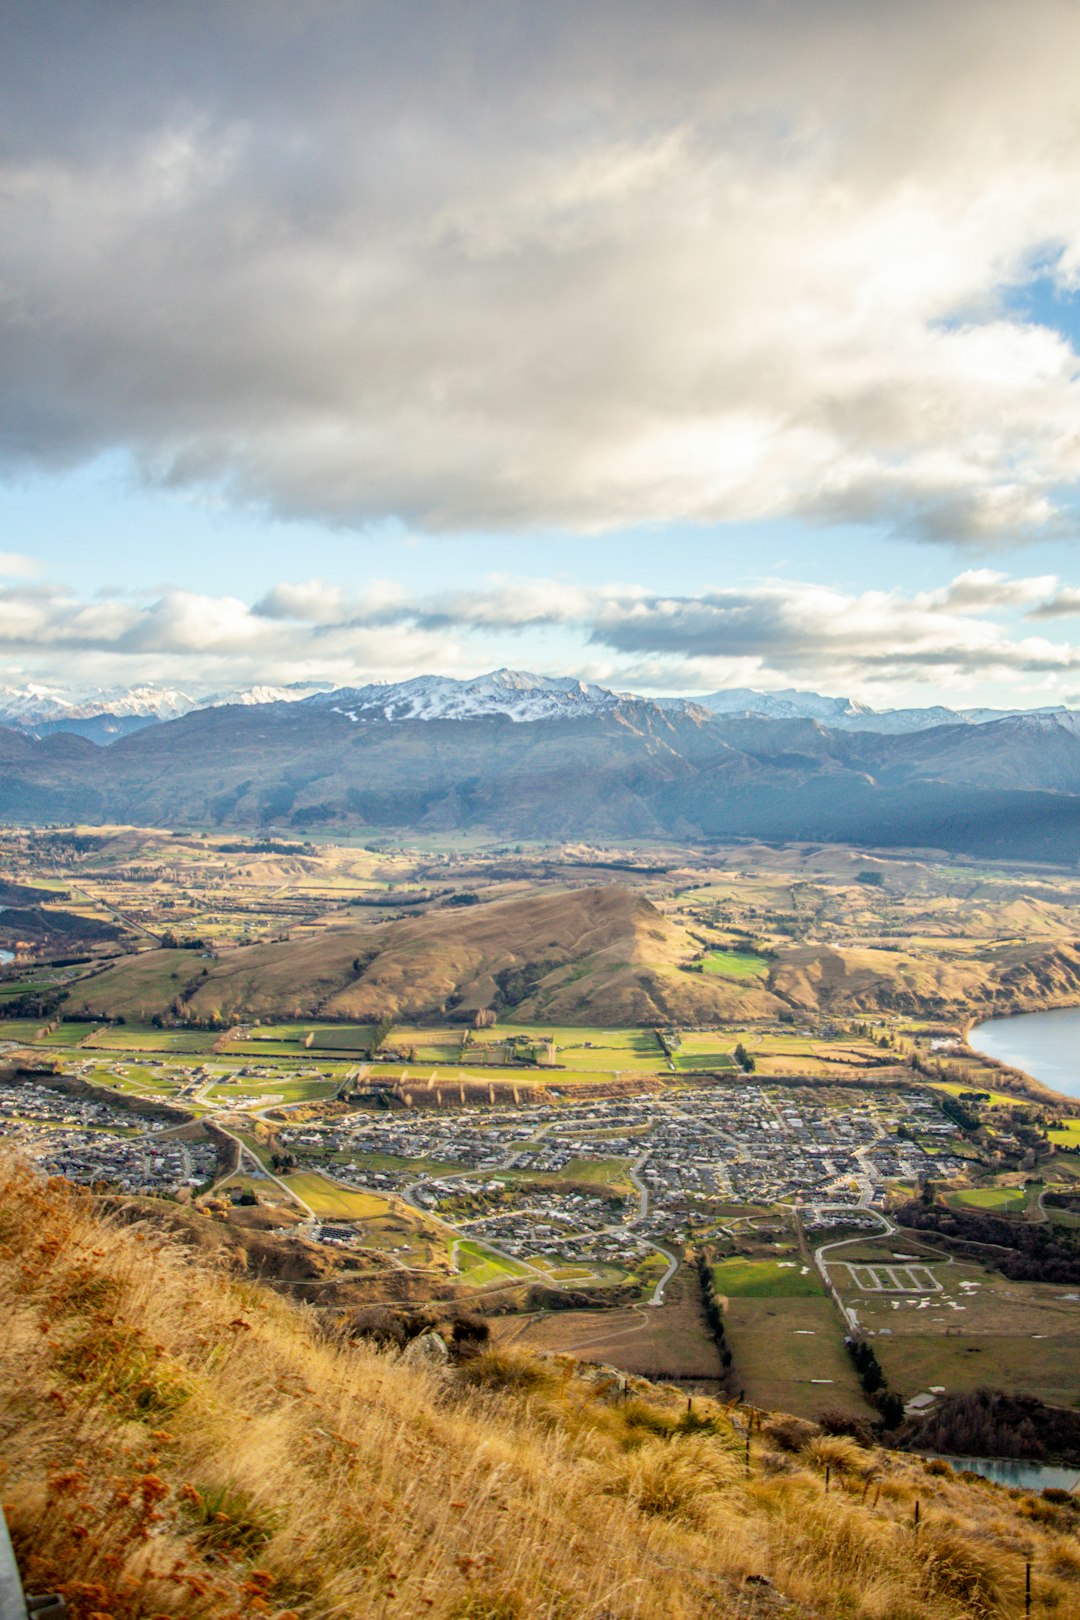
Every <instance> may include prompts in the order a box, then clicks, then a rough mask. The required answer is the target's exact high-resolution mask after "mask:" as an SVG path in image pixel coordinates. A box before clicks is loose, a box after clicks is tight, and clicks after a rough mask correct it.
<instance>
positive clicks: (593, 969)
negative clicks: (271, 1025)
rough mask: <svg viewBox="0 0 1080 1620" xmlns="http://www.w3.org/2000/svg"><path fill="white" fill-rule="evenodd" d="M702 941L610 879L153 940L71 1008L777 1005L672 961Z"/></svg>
mask: <svg viewBox="0 0 1080 1620" xmlns="http://www.w3.org/2000/svg"><path fill="white" fill-rule="evenodd" d="M696 949H697V947H696V946H695V944H694V942H693V941H692V940H691V939H690V938H689V936H687V935H686V934H685V933H684V932H683V930H682V929H680V928H678V927H676V926H675V925H674V924H673V923H671V922H670V921H669V920H668V919H667V918H665V917H664V916H663V915H662V914H661V913H660V912H659V911H657V909H656V908H655V906H653V905H652V904H651V902H650V901H648V900H646V899H643V898H642V897H641V896H640V895H636V894H634V893H633V892H632V891H631V890H630V889H628V888H624V887H622V886H621V885H618V884H612V885H607V886H604V887H599V888H585V889H576V890H571V891H569V892H556V893H552V894H543V895H537V896H527V897H526V898H523V899H511V900H497V901H492V902H491V903H489V904H487V905H480V906H476V907H473V908H469V909H467V910H465V911H460V910H457V909H454V910H446V911H435V912H430V913H428V914H427V915H426V916H424V917H418V918H415V919H409V920H407V921H404V922H395V923H390V924H385V925H382V926H378V925H354V924H348V925H342V926H340V927H334V926H332V927H328V928H324V929H320V930H319V931H318V932H317V933H314V934H312V935H310V936H307V937H301V938H297V939H295V940H289V941H284V942H280V943H274V944H267V945H253V946H248V947H245V948H244V949H241V950H234V951H230V952H227V953H225V954H223V955H222V956H221V957H220V958H219V959H218V960H216V961H213V962H208V961H206V960H205V959H204V958H202V957H199V956H197V955H195V954H194V953H193V952H191V951H166V950H161V951H148V952H145V953H143V954H141V955H139V956H136V957H127V958H124V959H121V960H120V961H118V962H117V963H116V964H115V966H113V967H110V968H109V969H107V970H106V971H105V972H103V973H99V974H96V975H94V976H92V977H90V978H87V979H85V980H82V981H81V982H80V983H78V984H76V985H75V986H74V987H73V988H72V992H71V995H70V998H69V1000H68V1002H67V1004H66V1005H65V1009H64V1011H65V1013H66V1014H67V1015H68V1016H72V1015H74V1016H76V1017H78V1016H87V1015H97V1016H101V1017H107V1018H118V1017H123V1018H127V1019H130V1020H138V1021H146V1020H148V1019H149V1018H151V1017H153V1016H154V1015H155V1014H162V1013H168V1012H170V1011H172V1012H173V1013H174V1014H176V1015H177V1016H180V1017H183V1018H192V1019H198V1020H218V1019H221V1020H223V1021H224V1022H226V1023H233V1022H237V1021H239V1020H245V1019H250V1018H267V1017H290V1018H307V1017H320V1018H338V1019H355V1020H357V1021H358V1022H361V1023H363V1022H368V1021H370V1020H371V1019H373V1018H378V1017H390V1018H393V1019H395V1020H398V1021H400V1020H405V1019H425V1018H426V1019H433V1018H440V1017H447V1016H449V1017H451V1018H454V1019H460V1020H462V1021H464V1022H471V1020H472V1018H473V1016H474V1015H475V1014H476V1012H478V1011H479V1010H480V1009H481V1008H485V1007H493V1008H495V1009H496V1010H497V1011H498V1012H499V1013H500V1015H502V1016H512V1017H517V1018H520V1019H522V1020H523V1021H527V1020H542V1021H544V1022H548V1023H559V1022H565V1023H586V1024H592V1023H595V1024H605V1023H615V1024H653V1023H657V1022H666V1021H669V1020H682V1021H685V1022H693V1023H698V1022H709V1021H710V1020H712V1019H714V1018H721V1017H727V1016H731V1015H732V1014H736V1015H742V1016H747V1017H763V1016H769V1015H770V1014H772V1015H775V1013H776V1012H777V1011H778V1010H779V1008H780V1006H781V1003H780V1002H778V1001H777V1000H776V998H775V997H774V996H772V995H771V994H770V993H769V992H768V991H767V990H765V989H764V988H763V987H760V986H758V985H756V984H737V983H732V982H730V981H728V980H725V979H720V978H715V977H711V976H709V977H707V976H705V975H701V974H689V973H684V972H681V971H680V963H684V962H687V961H688V960H689V959H690V957H691V956H692V955H693V954H694V953H695V951H696Z"/></svg>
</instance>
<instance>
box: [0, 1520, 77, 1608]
mask: <svg viewBox="0 0 1080 1620" xmlns="http://www.w3.org/2000/svg"><path fill="white" fill-rule="evenodd" d="M31 1614H32V1615H33V1616H34V1617H35V1620H37V1617H38V1616H39V1615H40V1616H41V1617H42V1620H46V1617H47V1620H63V1617H64V1616H65V1615H66V1614H67V1609H66V1608H65V1606H64V1600H63V1598H61V1597H56V1596H55V1595H54V1594H53V1593H49V1594H48V1595H47V1596H44V1597H29V1598H28V1597H27V1596H26V1595H25V1594H24V1592H23V1588H22V1580H21V1579H20V1576H19V1566H18V1564H16V1562H15V1554H14V1552H13V1551H12V1547H11V1537H10V1536H9V1535H8V1528H7V1520H6V1519H5V1518H4V1510H3V1508H0V1620H28V1617H29V1616H30V1615H31Z"/></svg>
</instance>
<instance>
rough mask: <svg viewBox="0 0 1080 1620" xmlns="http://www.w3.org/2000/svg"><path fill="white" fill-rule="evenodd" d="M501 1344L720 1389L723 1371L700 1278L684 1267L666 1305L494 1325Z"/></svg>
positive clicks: (548, 1314)
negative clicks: (560, 1353) (703, 1305)
mask: <svg viewBox="0 0 1080 1620" xmlns="http://www.w3.org/2000/svg"><path fill="white" fill-rule="evenodd" d="M492 1330H493V1332H495V1333H496V1334H497V1336H498V1338H499V1340H500V1342H503V1343H510V1344H514V1345H518V1346H521V1347H522V1348H524V1349H531V1350H552V1351H565V1352H566V1353H567V1354H569V1355H574V1356H579V1357H581V1358H582V1359H583V1360H586V1361H600V1362H605V1363H607V1364H609V1365H610V1366H613V1367H619V1368H621V1369H622V1370H623V1371H624V1372H636V1373H641V1374H642V1375H643V1376H645V1377H652V1378H658V1379H684V1380H688V1381H693V1380H701V1381H703V1382H704V1381H708V1382H709V1383H711V1384H718V1382H719V1380H720V1377H721V1374H722V1372H723V1368H722V1367H721V1365H720V1355H719V1352H718V1351H717V1348H716V1344H715V1341H714V1340H713V1337H712V1334H711V1333H710V1332H709V1328H708V1324H707V1323H706V1321H705V1318H704V1315H703V1314H702V1311H701V1304H700V1298H699V1294H698V1287H697V1278H696V1277H695V1275H694V1273H693V1272H692V1271H691V1270H690V1269H689V1268H688V1267H685V1266H684V1267H681V1268H680V1270H679V1271H678V1272H677V1273H676V1275H675V1276H674V1277H673V1278H672V1280H671V1282H670V1283H669V1284H668V1288H667V1295H666V1297H665V1301H664V1304H663V1305H661V1306H658V1307H653V1306H649V1305H635V1306H630V1307H628V1308H623V1309H615V1310H606V1311H599V1310H597V1311H576V1310H569V1311H548V1312H543V1313H541V1314H538V1315H533V1316H524V1317H504V1318H499V1319H496V1320H495V1321H493V1323H492Z"/></svg>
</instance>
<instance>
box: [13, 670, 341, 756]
mask: <svg viewBox="0 0 1080 1620" xmlns="http://www.w3.org/2000/svg"><path fill="white" fill-rule="evenodd" d="M330 684H331V683H330V682H328V681H311V682H305V683H295V684H293V685H291V686H250V687H247V688H246V689H245V690H243V691H239V692H213V693H211V694H210V695H209V696H204V697H193V696H192V695H191V694H190V693H188V692H181V691H180V690H179V689H178V688H176V687H171V686H154V685H143V686H128V687H114V688H111V689H107V688H100V687H99V688H98V689H97V690H94V691H89V692H65V691H63V690H61V689H60V688H58V687H52V686H39V685H35V684H27V685H26V686H3V687H0V726H11V727H14V728H15V729H16V730H18V731H25V732H29V733H30V734H31V735H33V736H47V735H48V734H49V733H50V732H53V731H70V732H75V733H77V734H78V735H80V736H83V737H89V738H90V739H91V740H92V741H94V742H113V741H115V740H116V738H117V737H123V736H126V735H127V734H128V733H129V732H131V731H138V730H140V729H141V728H142V727H143V726H149V725H155V724H156V723H157V722H158V721H161V720H178V719H179V718H180V717H181V715H185V714H191V713H192V712H193V711H194V710H196V709H217V708H222V707H224V705H225V704H228V703H237V704H241V705H243V706H249V705H255V704H264V703H297V702H300V701H301V700H302V699H304V698H306V697H310V696H311V695H312V693H314V692H319V691H325V690H327V689H328V688H329V686H330Z"/></svg>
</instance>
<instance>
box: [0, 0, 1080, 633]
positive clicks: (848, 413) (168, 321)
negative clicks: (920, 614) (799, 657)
mask: <svg viewBox="0 0 1080 1620" xmlns="http://www.w3.org/2000/svg"><path fill="white" fill-rule="evenodd" d="M0 15H2V16H5V20H6V26H5V61H4V67H3V68H2V69H0V90H2V92H3V93H2V94H0V240H2V242H3V247H2V248H0V288H2V296H0V459H2V460H4V461H6V463H7V464H8V465H9V466H16V465H19V464H21V463H24V462H32V463H36V464H41V465H56V466H59V465H65V464H70V463H73V462H76V461H78V460H79V459H81V458H84V457H87V456H91V455H93V454H95V453H96V452H98V451H101V450H103V449H107V448H114V447H121V448H124V449H127V450H129V451H130V452H131V454H132V455H133V456H134V458H135V460H136V463H137V465H138V466H139V467H140V469H141V470H142V473H143V475H144V476H145V477H146V478H147V479H150V480H156V481H161V482H164V483H167V484H195V485H200V484H204V485H209V486H212V487H214V488H215V489H216V490H218V491H219V492H220V493H221V494H222V495H223V496H224V497H225V498H226V499H230V500H235V501H245V502H256V503H262V504H265V505H269V506H270V507H272V508H273V509H274V510H275V511H276V512H278V513H279V514H282V515H286V516H287V515H314V516H316V517H318V518H321V519H322V520H324V521H328V522H333V523H340V524H342V525H345V526H354V527H359V528H363V526H364V525H365V524H368V523H370V522H373V521H376V520H378V519H381V518H383V517H385V516H386V515H387V514H397V515H400V516H403V517H404V518H406V519H407V520H408V521H411V522H414V523H416V524H418V525H424V526H426V527H428V528H431V529H439V530H447V531H450V530H455V529H461V528H470V527H471V528H477V527H480V528H508V529H533V530H536V529H539V530H542V529H544V528H545V527H547V528H551V527H562V528H570V529H578V530H583V531H584V530H596V529H602V528H609V527H612V526H616V525H622V524H629V523H634V522H640V521H649V520H662V519H670V518H675V517H685V518H690V519H698V520H702V521H716V520H723V519H729V518H746V517H753V516H763V515H775V514H778V513H801V514H803V515H806V516H808V517H810V518H814V519H819V520H822V521H833V520H837V519H840V520H848V521H854V520H859V521H863V520H866V519H867V518H868V517H870V518H872V519H873V520H874V521H884V522H886V523H888V524H889V525H890V526H892V527H893V528H894V529H895V530H896V531H897V532H900V533H907V534H911V535H913V536H915V537H917V538H924V539H930V540H934V541H942V540H945V541H950V542H959V543H970V544H972V545H976V546H991V545H995V544H1000V543H1005V542H1012V541H1015V540H1017V539H1024V538H1031V537H1033V536H1035V535H1058V534H1063V533H1072V528H1071V523H1070V520H1069V519H1068V518H1067V517H1066V516H1064V515H1063V513H1062V511H1061V510H1060V509H1059V506H1058V504H1057V500H1058V497H1057V494H1056V492H1057V491H1058V490H1060V489H1061V488H1064V487H1068V486H1069V485H1070V483H1072V482H1073V481H1074V480H1075V477H1076V475H1077V472H1078V470H1080V469H1078V467H1077V466H1076V465H1075V464H1074V458H1075V452H1074V451H1073V450H1072V449H1070V444H1071V440H1072V434H1071V423H1072V422H1074V421H1075V418H1076V413H1077V407H1078V403H1080V401H1078V397H1077V391H1078V385H1077V383H1076V378H1075V358H1074V357H1072V356H1071V353H1070V351H1069V350H1068V346H1067V345H1065V344H1063V343H1062V342H1061V340H1060V339H1053V338H1050V337H1049V336H1048V335H1047V334H1044V335H1043V336H1042V337H1040V336H1039V334H1038V333H1034V334H1033V333H1032V332H1030V331H1028V330H1026V329H1024V328H1023V327H1022V326H1021V325H1019V324H1018V323H1015V322H1008V321H1000V320H999V321H997V322H996V323H994V322H989V323H986V324H985V325H984V326H983V327H980V328H972V329H970V330H968V329H962V330H950V331H944V330H942V328H941V325H940V323H941V320H942V318H943V317H945V316H947V315H948V314H949V313H950V312H951V311H953V310H954V309H955V308H956V307H957V306H960V305H962V306H964V307H973V306H974V305H976V304H978V302H979V301H980V300H982V302H983V303H984V304H992V302H993V295H994V290H995V288H996V286H997V285H998V283H999V282H1000V281H1001V280H1002V279H1008V278H1009V277H1014V276H1015V277H1019V276H1022V275H1023V274H1025V273H1026V272H1025V270H1024V266H1025V265H1026V264H1027V263H1028V261H1029V256H1030V252H1031V249H1032V246H1033V239H1034V238H1035V237H1038V238H1039V240H1040V241H1041V240H1042V238H1043V237H1044V236H1047V235H1052V236H1053V237H1054V238H1055V239H1056V240H1058V241H1060V242H1061V243H1064V244H1065V249H1064V251H1065V252H1066V253H1068V252H1070V251H1072V250H1073V249H1076V250H1077V251H1080V202H1078V199H1077V197H1076V188H1075V184H1074V173H1075V163H1076V158H1077V150H1076V147H1075V134H1074V131H1073V112H1074V105H1073V103H1074V86H1073V82H1072V78H1073V75H1072V68H1071V64H1072V61H1073V60H1074V58H1075V56H1076V54H1077V51H1078V50H1080V13H1077V12H1075V11H1074V10H1071V9H1070V8H1061V7H1059V6H1056V5H1054V4H1053V3H1051V0H1035V3H1033V4H1032V5H1030V6H1029V7H1026V8H1025V14H1024V19H1023V24H1022V26H1020V25H1019V24H1018V22H1017V14H1016V11H1015V7H1013V6H1011V5H1009V4H1006V3H1004V0H1000V3H992V0H981V3H979V4H975V3H974V0H954V3H953V4H951V5H950V6H948V7H946V8H942V7H941V6H940V5H937V4H932V3H931V0H913V3H912V4H910V5H906V6H904V7H878V8H871V11H869V12H868V10H867V8H866V7H865V5H860V4H858V3H856V0H846V3H845V0H835V3H830V0H821V3H818V4H815V5H814V6H812V7H810V6H806V5H805V4H803V3H801V0H779V3H776V4H770V5H765V4H751V5H745V4H739V3H736V0H728V3H716V0H711V3H706V0H694V3H691V0H672V3H670V4H668V5H665V6H663V7H657V6H655V5H652V4H648V3H646V0H620V3H619V4H615V3H613V0H585V3H581V0H546V3H545V4H544V5H542V6H540V5H536V4H529V3H527V0H505V3H504V4H501V5H500V6H499V7H498V8H497V10H496V12H495V13H493V10H492V7H491V6H490V4H487V3H481V0H455V3H452V4H447V3H441V0H440V3H435V0H416V3H410V4H409V5H402V4H401V3H400V0H369V3H367V4H365V5H362V6H354V5H345V6H342V5H336V4H330V3H325V0H293V3H291V4H285V3H284V0H223V3H222V4H220V5H218V6H216V7H214V8H213V9H212V11H208V10H207V8H205V7H203V6H200V5H196V4H194V3H193V0H172V3H171V4H168V5H164V4H155V3H148V4H144V5H141V6H138V7H132V6H128V5H120V4H116V3H115V0H77V3H76V0H56V3H55V4H51V5H49V6H30V7H27V6H23V5H18V4H15V3H14V0H7V4H5V5H0ZM976 23H977V27H976V26H974V25H975V24H976ZM931 35H932V37H933V38H934V39H935V42H936V45H937V49H936V52H929V51H927V49H926V40H927V37H928V36H931ZM946 64H947V66H946ZM972 196H978V198H979V199H980V206H979V208H978V209H976V210H972V209H971V208H970V207H969V202H970V199H971V197H972ZM1032 197H1037V198H1038V204H1039V206H1038V208H1033V207H1029V199H1030V198H1032ZM943 445H944V446H946V447H948V448H947V453H944V452H943V450H942V446H943ZM433 611H434V610H433ZM276 614H277V610H276V608H275V606H274V603H273V602H272V601H270V600H269V599H268V601H267V603H266V604H265V605H264V607H263V610H262V616H263V617H266V618H273V617H275V616H276Z"/></svg>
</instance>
